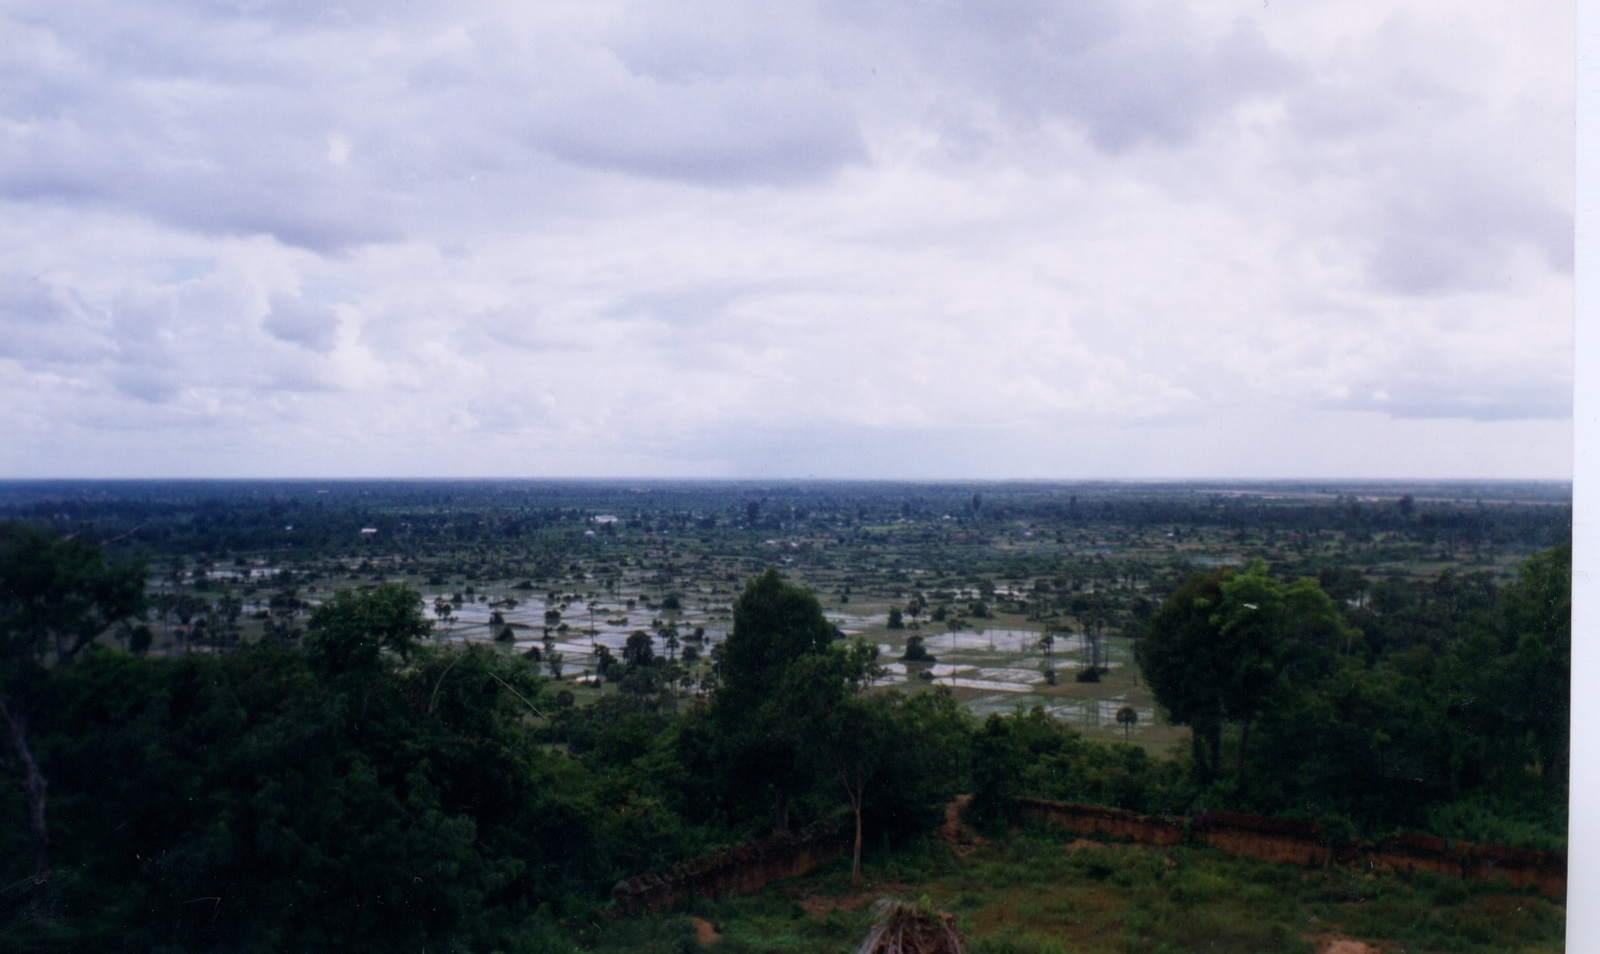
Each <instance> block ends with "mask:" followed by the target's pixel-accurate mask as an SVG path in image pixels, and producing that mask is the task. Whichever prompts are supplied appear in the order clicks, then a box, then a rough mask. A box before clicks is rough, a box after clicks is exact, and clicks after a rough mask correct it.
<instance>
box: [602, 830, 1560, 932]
mask: <svg viewBox="0 0 1600 954" xmlns="http://www.w3.org/2000/svg"><path fill="white" fill-rule="evenodd" d="M1074 844H1075V847H1072V848H1069V845H1074ZM864 875H865V877H864V881H863V884H862V886H861V888H860V890H858V891H856V892H852V891H851V890H850V882H849V874H848V867H847V866H846V865H844V864H843V863H839V864H835V865H831V866H829V868H828V869H826V870H824V871H822V872H819V873H818V874H815V875H812V876H810V877H808V878H803V879H798V880H796V881H791V882H785V883H784V884H782V885H776V886H774V887H772V888H769V889H768V890H767V891H765V892H762V893H761V894H758V895H753V896H750V897H745V898H728V899H723V900H720V901H714V902H699V903H697V904H696V905H695V906H693V907H692V908H691V909H690V910H689V911H688V912H685V913H683V914H680V915H673V916H665V917H660V918H655V919H650V918H641V919H637V920H638V922H639V923H640V924H641V925H645V926H646V929H645V933H646V934H648V932H649V928H648V926H649V925H659V929H660V930H661V931H662V941H661V943H664V944H668V945H671V944H675V943H680V942H681V940H682V939H683V938H684V937H690V938H691V943H692V931H690V932H688V933H687V934H686V933H685V931H687V927H686V925H687V920H686V919H687V916H688V914H691V913H692V914H695V915H698V916H699V917H702V918H705V919H706V920H708V921H710V922H711V923H712V924H714V925H716V926H717V928H718V930H719V931H721V932H722V940H721V941H719V942H718V943H717V945H716V948H715V949H716V950H717V951H718V952H719V954H739V952H747V951H749V952H756V951H759V952H769V951H770V952H777V951H797V952H818V954H821V952H848V951H852V950H854V948H855V945H856V944H857V943H859V942H860V940H861V938H862V937H864V936H865V935H866V932H867V930H868V928H869V927H870V925H871V923H872V910H871V908H872V902H873V901H874V900H876V899H877V898H878V897H880V896H893V897H898V898H903V899H908V900H914V899H916V898H919V897H922V896H926V897H927V898H928V899H929V901H931V902H932V904H933V905H934V906H935V907H938V908H941V909H943V910H946V911H949V912H951V913H953V914H955V915H956V922H957V925H958V927H959V928H960V929H961V931H962V932H963V933H964V934H965V935H966V936H967V939H968V950H970V951H972V952H973V954H1005V952H1017V954H1056V952H1072V954H1097V952H1106V954H1111V952H1116V954H1177V952H1189V951H1207V952H1239V954H1258V952H1268V951H1276V952H1284V954H1310V952H1311V951H1313V950H1315V947H1316V938H1318V937H1323V936H1328V935H1348V936H1351V937H1356V938H1360V939H1362V940H1365V941H1367V942H1368V943H1372V944H1375V945H1378V944H1382V945H1387V946H1388V947H1390V948H1394V949H1404V950H1426V951H1460V952H1467V954H1488V952H1501V951H1530V952H1542V951H1560V950H1562V949H1563V946H1564V930H1565V916H1566V912H1565V908H1564V907H1563V906H1562V905H1560V904H1558V903H1556V902H1553V901H1551V900H1549V899H1547V898H1545V897H1543V896H1541V895H1538V894H1535V893H1532V892H1528V891H1523V890H1519V889H1512V888H1508V887H1505V886H1503V885H1499V886H1497V885H1492V884H1480V883H1476V882H1464V881H1459V880H1456V879H1452V878H1445V877H1441V876H1434V875H1412V876H1404V875H1380V876H1376V877H1369V876H1367V875H1365V874H1363V873H1360V872H1354V871H1346V870H1341V869H1304V868H1299V867H1295V866H1293V865H1278V864H1271V863H1268V862H1262V861H1256V860H1254V859H1249V858H1238V857H1234V856H1231V855H1227V854H1225V853H1223V852H1220V851H1216V850H1214V849H1210V848H1189V847H1183V848H1171V849H1166V848H1153V847H1147V846H1140V845H1130V844H1119V843H1114V842H1102V843H1095V844H1093V845H1092V846H1085V845H1083V843H1082V841H1081V840H1080V839H1078V838H1077V837H1076V836H1072V835H1067V834H1065V833H1063V832H1058V831H1055V830H1051V829H1046V828H1031V827H1030V828H1024V829H1023V830H1021V831H1019V832H1016V833H1015V834H1013V835H1012V836H1011V837H1008V838H1003V839H999V840H997V841H994V842H990V843H988V844H985V845H983V846H981V847H979V848H978V849H977V850H975V851H973V852H971V853H970V854H969V855H967V856H966V857H961V856H958V855H957V854H956V853H955V852H954V851H952V850H950V849H949V848H948V846H945V845H944V844H942V843H939V842H924V843H920V844H917V845H914V846H910V847H908V848H907V849H904V850H902V851H894V852H887V851H879V852H874V853H871V854H869V856H868V858H867V859H866V865H865V869H864ZM808 906H809V907H810V909H811V911H812V912H815V913H808V910H807V909H808ZM680 925H682V926H680ZM638 936H639V935H632V937H635V938H637V937H638ZM608 937H609V935H608ZM617 937H618V938H620V937H621V935H617ZM595 949H596V950H607V951H609V950H619V951H620V950H623V949H633V950H646V949H648V950H676V949H677V948H672V947H670V946H668V947H659V946H656V947H649V948H646V947H642V946H634V947H632V948H628V947H627V945H626V944H625V943H620V942H619V943H616V944H612V943H611V942H610V941H607V943H606V944H604V945H602V946H599V947H596V948H595ZM683 949H684V950H694V949H695V948H693V947H689V948H683Z"/></svg>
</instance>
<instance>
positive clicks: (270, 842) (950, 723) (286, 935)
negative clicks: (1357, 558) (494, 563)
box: [0, 523, 1571, 951]
mask: <svg viewBox="0 0 1600 954" xmlns="http://www.w3.org/2000/svg"><path fill="white" fill-rule="evenodd" d="M3 526H4V534H0V543H4V545H5V546H6V547H8V548H9V549H7V550H6V551H5V553H4V556H5V560H4V561H3V562H0V586H3V590H0V646H3V648H4V657H3V659H0V666H4V672H3V673H0V677H3V679H0V688H3V690H4V700H3V701H4V702H5V704H6V706H7V713H9V715H8V719H9V720H10V723H9V724H10V731H9V735H8V744H7V747H6V749H5V755H4V758H3V759H0V764H3V766H4V768H5V769H6V771H7V772H8V776H9V777H10V778H12V779H13V780H15V781H17V782H18V783H19V784H18V785H14V786H7V787H6V788H5V789H4V790H3V791H0V858H5V859H7V860H6V861H5V865H6V869H5V871H4V872H3V876H4V879H5V880H4V883H3V886H0V906H3V915H0V918H3V920H0V946H3V947H6V948H8V949H23V948H24V947H26V946H28V945H35V944H45V945H48V946H49V947H51V948H52V949H60V950H96V951H119V950H126V951H135V950H136V951H157V950H167V951H184V950H239V951H255V950H259V951H274V950H289V949H293V950H334V949H338V950H351V951H363V950H370V951H389V950H399V949H418V948H422V947H428V948H429V949H444V950H448V949H460V950H505V951H514V950H545V949H567V948H568V947H569V946H570V945H572V944H574V943H579V942H581V940H582V938H583V937H584V936H585V931H586V930H587V928H586V927H585V925H587V924H590V923H591V922H592V921H593V920H594V919H595V918H596V917H598V916H599V912H601V911H602V910H603V908H604V899H605V895H606V891H607V890H608V889H609V887H610V886H611V885H612V884H613V883H615V882H616V881H617V880H618V879H620V878H622V877H625V876H628V875H631V874H635V873H638V872H641V871H645V870H651V869H659V868H662V867H665V866H668V865H670V864H672V863H675V862H677V861H681V860H683V859H686V858H688V857H692V856H694V855H696V854H699V853H703V852H705V851H707V850H710V849H713V848H716V847H719V846H725V845H729V844H733V843H737V842H740V841H743V840H746V839H749V838H751V837H755V836H759V835H765V834H768V833H769V832H771V831H773V830H778V831H785V830H792V829H797V828H800V827H802V826H804V825H806V824H809V823H811V822H814V821H817V820H821V819H834V820H837V821H839V822H841V823H842V825H843V827H844V828H845V829H846V830H852V831H854V833H855V835H856V838H855V841H856V857H857V863H858V864H859V857H860V852H861V851H862V850H863V847H865V849H866V850H868V851H871V850H876V849H879V848H881V847H885V846H892V845H895V844H901V843H904V842H906V841H907V840H909V839H914V838H915V837H917V836H918V835H919V834H921V833H924V832H927V831H928V830H930V829H931V828H932V827H933V826H934V825H935V824H936V823H937V821H938V819H939V818H940V812H941V809H942V806H943V805H944V803H945V802H947V801H948V800H949V799H950V798H951V797H952V796H953V795H954V794H956V793H957V792H970V793H972V794H973V795H974V800H973V804H972V808H971V813H970V817H971V819H972V820H973V821H974V822H976V823H978V824H979V825H981V826H986V827H988V828H989V829H990V830H992V831H999V830H1001V829H1002V828H1003V827H1004V825H1005V824H1006V823H1007V822H1008V821H1009V820H1010V818H1011V813H1012V810H1013V809H1012V805H1011V801H1010V799H1011V797H1012V796H1016V795H1033V796H1039V797H1046V798H1055V799H1062V800H1071V801H1086V802H1096V803H1101V804H1107V805H1113V806H1117V807H1122V808H1128V809H1133V810H1138V811H1146V812H1157V811H1159V812H1171V813H1185V812H1192V811H1197V810H1201V809H1205V808H1228V809H1233V810H1242V811H1258V812H1264V813H1273V814H1283V815H1292V816H1297V817H1305V818H1313V819H1316V820H1319V821H1322V822H1323V823H1324V824H1326V825H1329V826H1330V827H1331V828H1332V830H1334V831H1336V832H1344V833H1346V834H1348V835H1349V836H1350V837H1355V836H1356V835H1368V836H1370V835H1374V834H1382V833H1386V832H1388V831H1393V830H1396V829H1401V828H1409V829H1421V830H1427V831H1433V832H1435V833H1439V834H1443V835H1446V836H1449V837H1454V838H1468V839H1472V840H1479V841H1491V842H1501V843H1515V844H1525V845H1529V846H1534V847H1559V846H1561V845H1562V844H1563V843H1564V833H1565V807H1566V786H1567V752H1568V740H1567V719H1568V716H1567V695H1568V691H1569V687H1568V682H1569V678H1570V677H1569V660H1570V640H1571V634H1570V575H1571V567H1570V551H1569V550H1568V549H1567V548H1566V547H1564V546H1557V547H1555V548H1552V549H1548V550H1545V551H1542V552H1540V553H1538V554H1537V555H1535V556H1534V557H1533V558H1531V559H1529V560H1528V561H1526V562H1525V563H1524V564H1523V565H1522V567H1521V569H1520V570H1519V573H1518V576H1517V578H1516V579H1515V580H1514V581H1512V582H1509V583H1504V584H1498V583H1496V582H1495V581H1494V580H1492V579H1490V578H1488V577H1487V576H1486V575H1483V576H1478V575H1471V574H1463V575H1458V574H1455V573H1446V574H1443V575H1441V576H1440V577H1438V578H1437V579H1435V580H1433V581H1424V582H1387V581H1386V582H1381V583H1379V584H1377V585H1374V586H1368V585H1367V584H1366V583H1365V582H1362V583H1361V585H1360V588H1359V594H1358V595H1353V594H1352V592H1351V591H1350V587H1351V585H1352V583H1351V580H1350V579H1349V578H1348V576H1344V575H1341V574H1340V573H1339V572H1338V571H1337V568H1334V569H1332V570H1330V571H1328V572H1325V573H1323V574H1322V575H1320V576H1319V577H1302V578H1297V579H1289V578H1284V577H1280V576H1277V575H1275V574H1274V573H1273V571H1272V568H1270V567H1268V566H1266V565H1264V564H1261V563H1256V564H1252V565H1249V566H1246V567H1243V568H1218V569H1214V570H1210V571H1207V572H1203V573H1199V574H1196V575H1193V576H1191V577H1190V578H1189V579H1187V580H1185V581H1181V582H1180V583H1178V585H1176V586H1175V587H1174V588H1173V589H1172V590H1171V592H1169V593H1168V594H1167V595H1166V596H1165V598H1164V599H1163V600H1162V601H1161V602H1160V604H1159V605H1158V606H1157V607H1155V608H1154V610H1153V612H1151V613H1150V614H1149V618H1148V622H1147V623H1146V624H1145V627H1144V630H1143V633H1142V639H1141V641H1140V644H1139V660H1140V663H1141V665H1142V666H1143V668H1144V671H1145V673H1146V674H1147V677H1148V679H1149V681H1150V683H1151V685H1152V686H1153V687H1154V689H1155V691H1156V694H1157V699H1158V701H1159V702H1160V703H1161V705H1162V707H1163V709H1164V711H1165V712H1166V713H1167V715H1168V716H1169V717H1170V718H1171V719H1172V720H1173V721H1174V722H1176V723H1180V724H1183V725H1187V726H1190V727H1191V728H1192V729H1193V730H1194V731H1193V742H1192V744H1191V745H1190V746H1189V747H1188V748H1186V749H1185V750H1181V751H1177V752H1175V753H1174V754H1172V755H1171V756H1169V757H1160V756H1152V755H1151V754H1150V753H1148V752H1147V751H1146V750H1145V749H1143V748H1140V747H1138V746H1134V745H1125V744H1114V743H1106V742H1099V741H1090V740H1088V739H1086V738H1084V737H1083V736H1082V735H1081V734H1080V733H1078V732H1077V731H1075V730H1074V729H1072V728H1070V727H1068V726H1066V725H1063V724H1061V723H1060V722H1058V721H1056V720H1054V719H1052V718H1051V717H1050V716H1049V715H1047V714H1046V713H1045V712H1044V711H1043V710H1041V709H1033V710H1031V711H1021V710H1019V711H1016V712H1013V713H1010V714H1003V715H1001V714H996V715H990V716H987V717H986V718H983V719H978V718H976V717H974V716H973V715H971V714H970V713H969V711H968V710H967V709H966V708H964V707H963V706H962V705H961V704H960V703H959V702H957V700H956V699H955V697H954V696H953V695H952V694H951V693H950V691H949V690H948V689H946V688H944V687H932V688H921V687H918V689H919V691H911V692H903V691H899V690H890V691H885V690H883V689H881V688H879V689H874V688H873V687H872V686H871V680H870V678H869V674H870V672H871V671H872V669H873V667H874V666H875V665H876V653H877V650H876V647H875V646H872V645H870V644H867V643H865V642H864V641H858V640H848V639H843V638H840V635H839V633H838V631H837V629H836V628H835V627H834V626H833V625H832V624H831V623H829V622H828V621H827V619H826V618H825V617H824V614H823V612H822V608H821V606H820V604H819V603H818V601H817V599H816V597H815V595H814V594H812V593H810V592H809V591H807V590H806V589H805V588H804V587H802V586H799V585H796V584H794V583H792V582H790V581H787V580H785V579H784V578H783V577H782V576H780V574H779V573H778V572H777V571H775V570H769V571H767V572H764V573H762V574H760V575H758V576H756V577H755V578H753V579H750V580H749V581H748V582H747V583H746V584H745V586H744V588H743V590H742V593H741V594H740V596H739V599H738V600H737V601H736V602H735V604H734V607H733V629H732V632H731V633H730V634H729V636H728V638H727V640H726V642H725V643H724V644H723V645H722V646H721V647H719V648H720V653H719V657H718V667H719V669H718V675H719V679H718V680H717V681H716V683H715V685H714V686H713V687H712V689H711V691H710V692H709V693H708V694H706V695H701V696H696V697H693V698H690V699H687V700H684V699H680V697H679V696H678V694H677V693H675V692H674V691H673V690H672V685H673V676H672V673H671V672H670V671H669V667H670V666H671V665H672V663H671V661H669V660H668V659H667V658H665V657H664V656H662V655H661V654H658V653H655V652H653V651H649V652H647V651H645V650H648V649H650V640H649V637H648V635H647V636H646V638H645V640H644V644H643V645H642V646H641V647H638V648H635V649H634V650H633V651H631V652H625V653H624V655H623V656H622V657H621V658H618V659H616V660H615V661H614V663H613V664H614V665H615V666H616V667H618V668H617V671H616V672H614V673H612V676H613V679H612V683H613V685H614V686H615V689H614V690H612V691H607V692H604V693H603V694H602V695H601V696H600V698H599V699H598V701H596V702H594V703H593V704H589V705H583V706H576V705H573V702H572V694H571V693H570V692H568V691H567V690H566V688H565V685H564V684H563V683H562V682H560V681H558V680H552V679H551V678H549V677H548V676H545V675H543V674H541V671H540V669H539V666H538V664H537V663H536V662H535V661H533V660H531V659H529V658H528V657H527V656H525V655H523V654H516V653H507V652H501V651H497V650H496V649H495V648H494V647H491V646H478V647H470V648H464V649H463V648H459V647H452V646H447V645H445V644H443V643H441V642H440V641H438V640H436V639H435V638H433V637H434V632H433V629H434V627H433V624H432V622H431V621H430V620H429V619H428V616H427V614H426V612H425V607H424V604H423V602H422V599H421V597H420V596H419V595H418V593H417V592H416V591H414V590H412V589H410V588H409V587H406V586H402V585H395V584H386V585H383V586H377V587H374V588H368V589H361V590H355V589H352V590H344V591H341V592H338V593H337V594H334V595H331V596H329V597H328V598H327V599H326V600H324V601H323V602H322V603H321V604H320V605H318V606H317V607H316V608H315V609H314V610H313V611H312V612H311V613H310V615H309V618H308V620H307V622H306V626H305V630H304V632H303V633H296V634H294V635H293V636H292V637H285V638H281V639H265V638H264V639H262V640H259V641H256V642H250V643H243V644H240V645H237V646H235V647H232V648H231V651H228V652H190V653H183V654H179V655H176V656H170V657H159V656H154V655H144V654H140V653H136V652H132V651H130V650H129V649H125V648H121V647H120V646H119V645H118V643H117V641H116V640H112V639H107V638H100V639H98V640H97V639H94V638H93V637H94V636H96V635H102V636H103V634H104V633H105V632H107V631H108V627H111V626H112V625H113V624H114V623H117V622H119V621H121V620H131V619H134V618H135V617H136V616H137V614H138V612H139V611H140V610H141V609H142V607H141V606H140V605H139V602H140V600H141V599H142V591H140V592H134V590H130V588H129V584H128V581H129V580H130V579H137V578H138V577H139V575H140V574H141V573H142V570H141V569H140V568H139V567H137V566H135V565H133V564H128V563H119V562H116V561H113V560H106V559H105V558H104V557H103V555H102V554H101V552H100V551H99V550H97V549H95V548H92V547H89V546H88V545H86V544H84V543H82V542H80V541H75V540H65V539H60V538H57V537H55V536H53V535H50V534H48V533H45V532H43V531H38V530H34V529H31V528H30V527H28V526H26V525H23V524H15V523H13V524H5V525H3ZM41 568H43V569H48V570H51V571H52V572H49V573H46V572H42V570H41ZM52 574H53V575H52ZM50 587H56V589H51V588H50ZM134 589H135V590H136V589H137V588H134ZM41 594H43V595H41ZM47 609H48V610H49V612H46V610H47ZM52 613H53V614H54V615H51V614H52ZM83 634H88V636H89V638H79V637H80V636H82V635H83ZM18 726H21V727H22V730H21V731H20V732H19V731H18V729H17V727H18ZM19 739H20V740H21V741H20V742H19ZM30 762H31V763H32V764H35V765H36V767H37V769H38V772H39V774H40V777H41V778H42V779H47V780H48V801H47V802H43V803H42V804H43V806H44V811H43V817H44V819H45V823H46V824H47V826H48V828H47V838H46V843H45V844H44V845H43V847H44V848H46V849H47V851H48V862H47V866H46V868H45V869H44V871H45V872H46V873H47V874H48V877H46V878H44V879H43V880H41V878H40V877H39V874H40V869H39V868H38V861H37V858H38V852H39V851H40V850H41V843H40V842H39V838H38V832H37V830H36V829H35V828H34V827H32V826H31V822H30V820H31V819H33V818H34V817H35V814H36V810H38V809H39V808H40V805H39V804H36V803H35V802H36V800H35V799H34V798H33V796H32V795H30V793H29V790H28V788H27V785H26V781H27V778H28V768H27V766H28V764H29V763H30Z"/></svg>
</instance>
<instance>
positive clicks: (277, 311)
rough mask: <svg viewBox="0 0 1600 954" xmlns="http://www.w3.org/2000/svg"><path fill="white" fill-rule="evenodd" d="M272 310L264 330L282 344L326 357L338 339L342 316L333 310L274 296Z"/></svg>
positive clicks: (308, 302) (268, 314)
mask: <svg viewBox="0 0 1600 954" xmlns="http://www.w3.org/2000/svg"><path fill="white" fill-rule="evenodd" d="M271 304H272V310H271V311H269V312H268V313H267V316H266V317H265V318H263V319H262V320H261V327H262V328H264V329H266V331H267V333H268V334H270V335H272V336H273V337H274V338H276V339H278V340H279V341H287V342H289V343H291V344H297V345H299V346H300V347H302V348H305V349H306V350H308V351H316V352H320V353H322V354H326V353H328V352H329V351H332V350H333V346H334V343H335V342H336V341H337V340H338V336H339V314H338V312H336V311H335V310H334V309H333V308H331V307H329V306H327V305H323V304H319V303H317V302H310V301H306V300H305V299H303V298H296V297H293V296H290V295H281V294H280V295H273V296H272V298H271Z"/></svg>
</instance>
